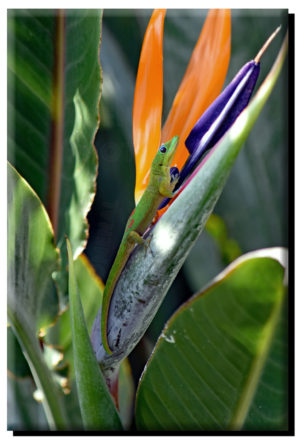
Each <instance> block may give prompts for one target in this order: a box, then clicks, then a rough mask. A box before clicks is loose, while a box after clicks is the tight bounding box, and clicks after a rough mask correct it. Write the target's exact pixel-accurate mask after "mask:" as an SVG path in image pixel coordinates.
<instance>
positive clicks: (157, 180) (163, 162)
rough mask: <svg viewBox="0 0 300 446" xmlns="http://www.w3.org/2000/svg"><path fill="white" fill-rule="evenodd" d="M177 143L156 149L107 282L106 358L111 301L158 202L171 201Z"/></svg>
mask: <svg viewBox="0 0 300 446" xmlns="http://www.w3.org/2000/svg"><path fill="white" fill-rule="evenodd" d="M178 139H179V138H178V136H174V137H173V138H172V139H170V141H168V142H166V143H165V144H162V145H161V146H160V147H159V149H158V151H157V153H156V155H155V157H154V159H153V161H152V164H151V169H150V177H149V183H148V185H147V187H146V189H145V191H144V193H143V195H142V197H141V199H140V201H139V202H138V204H137V206H136V207H135V208H134V210H133V211H132V213H131V215H130V217H129V219H128V221H127V224H126V227H125V231H124V234H123V237H122V240H121V243H120V247H119V249H118V252H117V254H116V257H115V260H114V262H113V265H112V267H111V269H110V272H109V275H108V278H107V281H106V285H105V288H104V292H103V300H102V310H101V336H102V344H103V347H104V349H105V350H106V352H107V353H108V354H111V353H112V350H111V349H110V347H109V345H108V339H107V319H108V312H109V307H110V301H111V298H112V295H113V292H114V289H115V286H116V284H117V282H118V280H119V277H120V275H121V273H122V271H123V269H124V267H125V265H126V263H127V260H128V258H129V256H130V254H131V252H132V251H133V249H134V247H135V245H136V244H142V243H146V241H145V240H144V239H143V234H144V233H145V231H146V229H147V228H148V227H149V225H150V224H151V222H152V220H153V218H154V217H155V215H156V212H157V209H158V207H159V206H160V204H161V202H162V201H163V199H164V198H166V197H168V198H172V197H173V189H174V187H175V185H176V182H177V180H178V178H175V179H173V178H171V173H170V169H171V167H170V166H171V163H172V161H173V158H174V155H175V152H176V148H177V144H178Z"/></svg>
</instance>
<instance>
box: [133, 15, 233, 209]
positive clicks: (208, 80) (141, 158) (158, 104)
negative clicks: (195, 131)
mask: <svg viewBox="0 0 300 446" xmlns="http://www.w3.org/2000/svg"><path fill="white" fill-rule="evenodd" d="M165 13H166V11H165V10H163V9H157V10H154V11H153V14H152V17H151V19H150V21H149V24H148V27H147V29H146V32H145V36H144V41H143V46H142V50H141V55H140V61H139V67H138V73H137V78H136V86H135V95H134V104H133V144H134V151H135V161H136V185H135V200H136V203H137V202H138V201H139V199H140V198H141V196H142V194H143V192H144V190H145V188H146V186H147V182H148V179H149V172H150V166H151V162H152V160H153V158H154V155H155V153H156V151H157V148H158V147H159V145H160V143H162V142H164V141H168V140H169V139H170V138H171V137H173V136H174V135H178V136H179V143H178V148H177V151H176V155H175V158H174V164H175V165H177V167H178V169H179V170H180V169H181V168H182V166H183V165H184V163H185V161H186V159H187V157H188V155H189V153H188V151H187V149H186V147H185V145H184V142H185V140H186V138H187V136H188V135H189V133H190V131H191V130H192V128H193V126H194V124H195V123H196V122H197V120H198V118H199V117H200V116H201V115H202V114H203V112H204V111H205V110H206V109H207V107H208V106H209V105H210V104H211V103H212V102H213V101H214V99H215V98H216V97H217V96H218V95H219V93H220V91H221V89H222V87H223V84H224V80H225V77H226V73H227V69H228V65H229V59H230V40H231V14H230V10H228V9H219V10H218V9H216V10H210V11H209V12H208V15H207V17H206V20H205V23H204V26H203V28H202V32H201V34H200V36H199V39H198V41H197V43H196V45H195V48H194V50H193V53H192V55H191V58H190V61H189V63H188V66H187V69H186V72H185V74H184V76H183V79H182V81H181V84H180V86H179V88H178V91H177V93H176V95H175V98H174V101H173V104H172V107H171V110H170V112H169V115H168V117H167V119H166V122H165V123H164V126H163V127H162V128H161V117H162V107H163V26H164V19H165Z"/></svg>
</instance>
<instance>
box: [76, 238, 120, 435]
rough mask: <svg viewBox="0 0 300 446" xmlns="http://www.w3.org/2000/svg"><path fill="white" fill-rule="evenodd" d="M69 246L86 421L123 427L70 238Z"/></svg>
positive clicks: (79, 382)
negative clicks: (93, 337) (94, 341)
mask: <svg viewBox="0 0 300 446" xmlns="http://www.w3.org/2000/svg"><path fill="white" fill-rule="evenodd" d="M67 249H68V257H69V299H70V317H71V326H72V345H73V355H74V368H75V377H76V385H77V391H78V398H79V404H80V410H81V415H82V420H83V424H84V427H85V429H88V430H94V429H99V430H120V429H121V428H122V426H121V422H120V419H119V416H118V413H117V411H116V408H115V405H114V403H113V401H112V399H111V396H110V394H109V391H108V388H107V385H106V383H105V380H104V377H103V375H102V373H101V371H100V368H99V365H98V363H97V360H96V357H95V355H94V352H93V349H92V346H91V342H90V337H89V333H88V330H87V326H86V322H85V318H84V313H83V308H82V304H81V299H80V294H79V291H78V287H77V282H76V276H75V270H74V264H73V255H72V251H71V245H70V242H69V240H67Z"/></svg>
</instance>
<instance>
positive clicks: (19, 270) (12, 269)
mask: <svg viewBox="0 0 300 446" xmlns="http://www.w3.org/2000/svg"><path fill="white" fill-rule="evenodd" d="M7 175H8V187H7V190H8V261H7V263H8V304H9V307H10V309H11V311H12V312H13V313H14V314H15V315H16V316H17V317H18V318H19V319H20V320H23V319H24V320H26V321H27V324H28V326H30V327H31V331H32V332H33V333H34V334H35V335H38V334H39V333H40V332H45V331H46V329H47V327H48V326H49V325H50V324H51V323H53V321H54V319H55V318H56V317H57V313H58V299H57V296H55V294H54V293H53V292H52V291H53V290H52V287H53V280H52V278H51V274H52V273H53V272H54V271H56V270H57V269H58V267H59V254H58V251H57V249H56V247H55V244H54V234H53V229H52V227H51V223H50V220H49V217H48V215H47V213H46V210H45V208H44V207H43V205H42V203H41V202H40V200H39V198H38V197H37V195H36V194H35V193H34V191H33V190H32V189H31V187H30V186H29V184H28V183H27V182H26V181H25V180H24V179H23V178H22V177H21V176H20V175H19V174H18V172H17V171H16V170H15V169H14V168H13V167H12V166H11V165H10V164H8V171H7Z"/></svg>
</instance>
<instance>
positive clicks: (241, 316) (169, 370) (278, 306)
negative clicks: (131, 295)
mask: <svg viewBox="0 0 300 446" xmlns="http://www.w3.org/2000/svg"><path fill="white" fill-rule="evenodd" d="M272 251H273V250H272V249H270V250H269V251H268V250H265V251H261V252H260V251H258V252H254V253H252V254H251V255H247V256H244V257H241V258H239V259H238V261H236V262H235V263H234V264H232V265H230V267H229V268H228V269H226V270H225V271H224V272H223V273H222V274H220V275H219V276H217V278H216V280H215V281H214V282H213V283H212V284H211V285H210V286H209V287H208V288H207V289H205V290H204V291H202V292H201V293H200V294H198V295H196V296H195V297H193V298H192V299H190V300H189V301H188V302H187V303H186V304H184V305H183V306H182V307H181V308H180V309H179V310H178V311H177V312H176V313H175V314H174V316H173V317H172V318H171V319H170V320H169V322H168V323H167V325H166V327H165V328H164V330H163V333H162V335H161V337H160V338H159V340H158V342H157V345H156V347H155V349H154V351H153V353H152V356H151V358H150V360H149V362H148V364H147V365H146V368H145V370H144V373H143V376H142V378H141V381H140V384H139V389H138V394H137V402H136V420H137V426H138V428H139V429H150V430H228V429H229V430H231V429H233V430H236V429H241V428H243V425H244V423H245V421H246V426H247V414H248V413H249V414H251V412H253V413H255V415H254V417H255V422H254V423H253V420H252V425H251V424H250V422H249V426H251V428H253V427H256V428H257V427H258V426H260V428H261V429H264V428H266V429H268V428H270V426H272V428H274V429H278V430H281V429H286V428H287V426H286V424H285V421H286V413H287V404H286V401H287V400H286V395H287V381H286V380H284V379H282V378H285V377H286V366H287V365H286V362H285V361H282V360H281V361H280V362H276V367H274V366H273V368H272V373H271V374H268V373H267V368H268V365H267V363H268V362H269V363H270V364H271V363H272V362H273V361H274V360H275V361H276V359H275V358H276V356H277V359H278V353H276V346H277V347H278V341H279V343H280V344H281V345H282V349H281V350H284V351H285V349H286V345H285V337H286V333H285V334H284V337H282V334H283V332H282V330H281V331H278V329H279V327H280V317H281V312H282V305H283V299H284V295H285V292H284V291H285V289H284V285H283V278H284V268H283V266H282V265H281V263H279V261H278V260H276V259H274V258H271V257H272V256H273V254H272ZM273 252H274V251H273ZM280 255H281V257H282V256H283V259H284V256H285V255H286V254H284V253H282V252H281V254H280ZM269 256H270V257H269ZM283 317H284V316H283ZM284 330H286V327H285V328H284ZM276 336H277V337H276ZM278 337H279V339H278ZM271 345H272V348H271V350H270V346H271ZM281 359H282V357H281ZM262 371H264V372H263V374H262ZM269 373H270V370H269ZM271 389H273V392H272V390H271ZM272 394H273V407H272V405H271V406H270V404H269V401H270V396H271V395H272ZM268 398H269V401H268ZM270 407H272V408H270ZM249 409H250V411H249ZM252 416H253V414H252ZM268 417H271V419H268ZM249 419H250V418H249ZM249 426H248V427H249Z"/></svg>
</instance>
